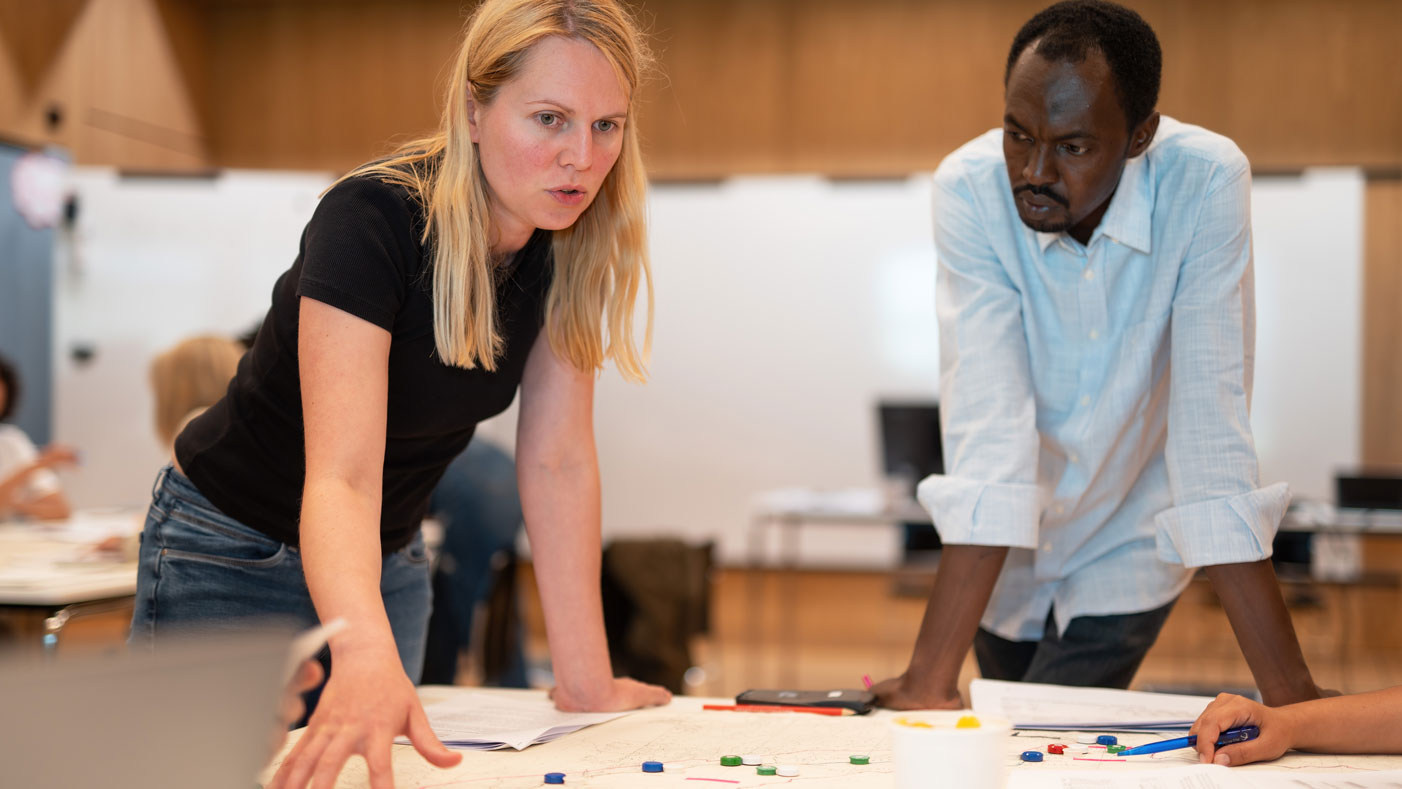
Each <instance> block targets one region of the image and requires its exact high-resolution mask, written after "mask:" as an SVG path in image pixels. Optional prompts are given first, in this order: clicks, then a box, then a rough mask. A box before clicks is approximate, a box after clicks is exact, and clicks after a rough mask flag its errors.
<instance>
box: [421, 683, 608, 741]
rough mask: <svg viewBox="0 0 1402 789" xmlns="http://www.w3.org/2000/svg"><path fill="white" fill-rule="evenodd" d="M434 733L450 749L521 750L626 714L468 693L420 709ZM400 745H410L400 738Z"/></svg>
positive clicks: (541, 701) (533, 700) (543, 701)
mask: <svg viewBox="0 0 1402 789" xmlns="http://www.w3.org/2000/svg"><path fill="white" fill-rule="evenodd" d="M424 712H425V713H426V714H427V715H428V722H429V725H430V726H432V727H433V733H434V734H435V735H436V736H437V737H438V739H440V740H442V741H443V744H444V745H446V746H448V747H449V748H468V749H472V750H481V751H490V750H495V749H497V748H515V749H516V750H518V751H520V750H524V749H526V748H528V747H530V746H532V745H535V744H536V743H540V742H550V741H551V740H555V739H558V738H560V737H563V736H565V735H566V734H569V733H570V732H575V731H579V730H580V729H582V728H584V727H585V726H593V725H594V724H596V723H603V722H604V721H611V720H613V719H614V718H620V717H622V716H624V715H627V714H628V713H627V712H561V711H559V710H557V709H555V705H554V703H553V702H551V701H550V700H549V699H543V698H530V699H522V698H518V697H514V696H508V695H496V694H491V693H468V694H464V695H461V696H457V695H455V696H453V698H451V699H448V700H447V701H441V702H438V703H437V704H428V705H425V706H424ZM398 742H399V743H401V744H407V743H408V742H409V741H408V740H406V739H404V738H402V737H401V738H400V739H399V740H398Z"/></svg>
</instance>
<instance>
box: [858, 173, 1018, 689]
mask: <svg viewBox="0 0 1402 789" xmlns="http://www.w3.org/2000/svg"><path fill="white" fill-rule="evenodd" d="M934 209H935V247H936V250H937V252H938V255H939V259H938V269H937V274H938V284H937V286H936V295H937V297H938V299H939V301H938V304H937V308H938V309H937V311H938V314H939V322H940V368H941V369H940V408H941V412H942V417H943V422H944V424H943V435H944V446H945V459H946V465H947V469H948V470H947V473H946V474H945V475H937V476H932V477H930V478H929V479H927V480H925V481H924V482H922V483H921V485H920V502H921V503H922V504H923V505H924V506H925V507H926V509H928V510H929V511H930V516H931V518H932V519H933V520H934V522H935V524H936V526H937V527H938V528H939V532H940V537H941V539H942V540H943V541H944V543H945V549H944V555H943V556H942V557H941V559H940V567H939V570H938V572H937V573H936V575H935V588H934V591H933V592H932V593H931V595H930V601H929V603H928V604H927V606H926V609H925V619H924V621H923V622H922V623H921V626H920V635H919V636H918V638H917V639H916V644H915V651H914V654H913V655H912V657H911V660H910V665H909V667H908V668H907V669H906V672H905V673H904V674H903V675H902V676H901V677H898V678H895V679H890V680H886V681H884V682H882V683H880V684H878V685H876V686H875V687H874V688H873V690H874V691H875V692H876V694H877V698H878V700H879V701H880V702H881V703H882V704H883V705H885V706H889V707H896V708H902V709H910V708H918V707H955V708H957V707H959V706H962V705H961V703H960V700H959V694H958V691H957V689H956V684H957V682H958V678H959V669H960V666H962V665H963V662H964V656H965V655H966V654H967V653H968V651H969V648H970V646H971V645H972V644H973V639H974V633H975V632H976V631H977V629H978V623H979V620H980V618H981V617H982V616H983V611H984V609H985V608H986V607H987V606H988V601H989V599H990V597H991V595H992V593H993V587H994V584H995V583H996V581H997V579H998V574H999V572H1000V571H1001V569H1002V567H1003V562H1004V559H1005V558H1006V557H1007V554H1008V548H1009V547H1032V546H1034V545H1036V544H1037V532H1038V528H1039V524H1040V520H1041V506H1042V505H1041V496H1040V493H1039V491H1038V488H1037V460H1038V451H1039V446H1040V439H1039V437H1038V435H1037V409H1036V403H1035V400H1034V398H1033V394H1032V382H1031V373H1030V371H1029V369H1030V368H1029V365H1028V350H1027V339H1026V334H1025V332H1024V330H1023V326H1022V300H1021V295H1020V293H1019V292H1018V290H1017V287H1016V286H1015V285H1014V283H1013V282H1012V280H1011V279H1010V277H1009V276H1008V273H1007V271H1006V270H1005V269H1004V268H1003V264H1002V263H1001V262H1000V261H999V259H998V257H997V255H996V254H995V253H994V251H993V249H992V247H990V246H989V244H988V241H987V235H986V233H985V232H984V230H983V226H982V222H981V221H980V220H979V218H978V214H977V210H976V207H975V203H974V199H973V194H972V191H971V189H970V188H969V187H967V185H966V184H964V183H962V182H961V181H960V180H959V179H958V178H957V177H955V176H953V175H951V174H950V173H949V172H948V171H947V170H946V168H945V167H941V169H940V172H939V173H937V174H936V176H935V205H934Z"/></svg>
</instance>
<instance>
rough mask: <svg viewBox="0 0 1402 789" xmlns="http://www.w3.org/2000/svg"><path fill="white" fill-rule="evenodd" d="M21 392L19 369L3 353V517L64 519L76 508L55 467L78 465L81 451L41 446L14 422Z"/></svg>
mask: <svg viewBox="0 0 1402 789" xmlns="http://www.w3.org/2000/svg"><path fill="white" fill-rule="evenodd" d="M20 393H21V390H20V378H19V371H18V370H16V369H15V367H14V365H12V364H11V363H10V362H9V361H8V360H6V359H5V358H3V357H0V520H5V519H8V518H23V519H28V520H62V519H64V518H67V517H68V516H69V515H71V514H72V508H70V507H69V506H68V499H67V497H65V496H64V495H63V486H62V485H61V484H60V483H59V479H58V475H57V474H55V473H54V471H53V470H54V469H56V468H63V467H66V466H73V465H76V464H77V462H78V454H77V452H75V451H74V450H73V449H72V448H70V447H66V446H63V445H61V444H50V445H49V446H47V447H44V449H42V450H40V449H39V448H38V447H36V446H35V445H34V442H33V441H31V440H29V436H28V435H26V434H25V432H24V431H23V430H21V429H19V428H18V427H17V426H15V425H12V424H10V422H9V419H10V417H11V416H12V415H13V414H14V412H15V408H16V404H17V403H18V402H19V397H20Z"/></svg>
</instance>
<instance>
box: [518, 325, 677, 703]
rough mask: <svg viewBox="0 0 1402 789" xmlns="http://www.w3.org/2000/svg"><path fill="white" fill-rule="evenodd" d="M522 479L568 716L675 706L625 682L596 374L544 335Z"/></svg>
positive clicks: (521, 449)
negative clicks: (617, 653) (610, 585)
mask: <svg viewBox="0 0 1402 789" xmlns="http://www.w3.org/2000/svg"><path fill="white" fill-rule="evenodd" d="M516 469H517V471H516V475H517V479H518V483H519V485H520V489H521V506H522V509H523V510H524V512H525V517H526V533H527V534H528V535H529V536H530V540H531V556H532V561H533V562H534V565H535V576H536V583H537V585H539V587H540V597H541V605H542V607H543V609H544V613H545V631H546V635H547V636H548V638H549V639H550V656H551V662H552V663H553V664H554V669H555V680H556V683H557V685H556V688H555V691H554V699H555V704H556V705H557V706H559V707H560V708H561V709H564V710H573V711H580V710H599V711H603V710H623V709H633V708H635V707H641V706H645V705H650V704H665V703H667V702H668V701H670V700H671V694H670V693H668V692H667V690H666V689H664V688H659V687H656V686H654V685H645V684H643V683H640V682H635V681H633V680H629V679H615V678H614V676H613V669H612V667H611V665H610V662H609V653H608V642H607V641H606V640H605V638H604V614H603V603H602V602H601V598H600V591H599V567H600V561H601V560H600V534H599V519H600V511H599V510H600V504H599V464H598V458H597V456H596V454H595V450H594V376H593V374H592V373H589V372H583V371H580V370H577V369H575V368H574V367H573V366H572V365H570V364H569V363H568V362H566V361H564V360H562V359H560V358H559V357H557V356H556V355H555V353H554V351H553V350H551V348H550V342H549V340H548V339H547V338H546V334H545V332H541V333H540V336H539V337H538V338H537V339H536V341H535V345H534V346H532V348H531V354H530V357H529V359H527V361H526V370H525V374H524V376H523V377H522V379H521V413H520V421H519V422H518V425H517V437H516Z"/></svg>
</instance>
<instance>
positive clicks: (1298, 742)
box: [1190, 685, 1402, 765]
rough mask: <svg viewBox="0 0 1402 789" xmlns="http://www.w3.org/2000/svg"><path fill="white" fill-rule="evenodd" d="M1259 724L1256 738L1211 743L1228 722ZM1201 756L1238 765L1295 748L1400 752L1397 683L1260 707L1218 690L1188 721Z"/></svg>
mask: <svg viewBox="0 0 1402 789" xmlns="http://www.w3.org/2000/svg"><path fill="white" fill-rule="evenodd" d="M1248 725H1250V726H1258V727H1260V729H1261V736H1260V737H1257V738H1256V739H1255V740H1250V741H1248V742H1244V743H1239V744H1237V745H1229V746H1225V747H1223V748H1221V749H1218V748H1216V747H1215V743H1216V742H1217V736H1218V734H1219V733H1221V732H1222V731H1223V730H1225V729H1230V728H1232V727H1233V726H1248ZM1190 733H1192V734H1195V735H1197V738H1198V744H1197V750H1198V754H1199V758H1200V759H1201V760H1202V761H1203V762H1205V763H1206V762H1216V763H1217V764H1229V765H1240V764H1250V763H1251V762H1261V761H1268V760H1270V759H1276V758H1279V757H1280V755H1281V754H1283V753H1285V752H1286V751H1288V750H1290V749H1292V748H1294V749H1296V750H1301V751H1312V752H1314V753H1402V685H1399V686H1398V687H1395V688H1387V689H1385V690H1376V691H1373V692H1371V693H1359V694H1357V695H1353V696H1334V697H1331V698H1326V699H1315V700H1313V701H1305V702H1301V703H1298V704H1290V705H1288V706H1284V707H1265V706H1262V705H1260V704H1257V703H1256V702H1254V701H1251V700H1250V699H1244V698H1242V697H1241V696H1233V695H1231V694H1229V693H1223V694H1222V695H1220V696H1218V697H1217V699H1216V700H1215V701H1213V702H1212V703H1211V704H1209V705H1207V709H1205V710H1203V711H1202V714H1201V715H1199V716H1198V719H1197V721H1196V722H1195V723H1194V724H1193V728H1192V730H1191V732H1190Z"/></svg>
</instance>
